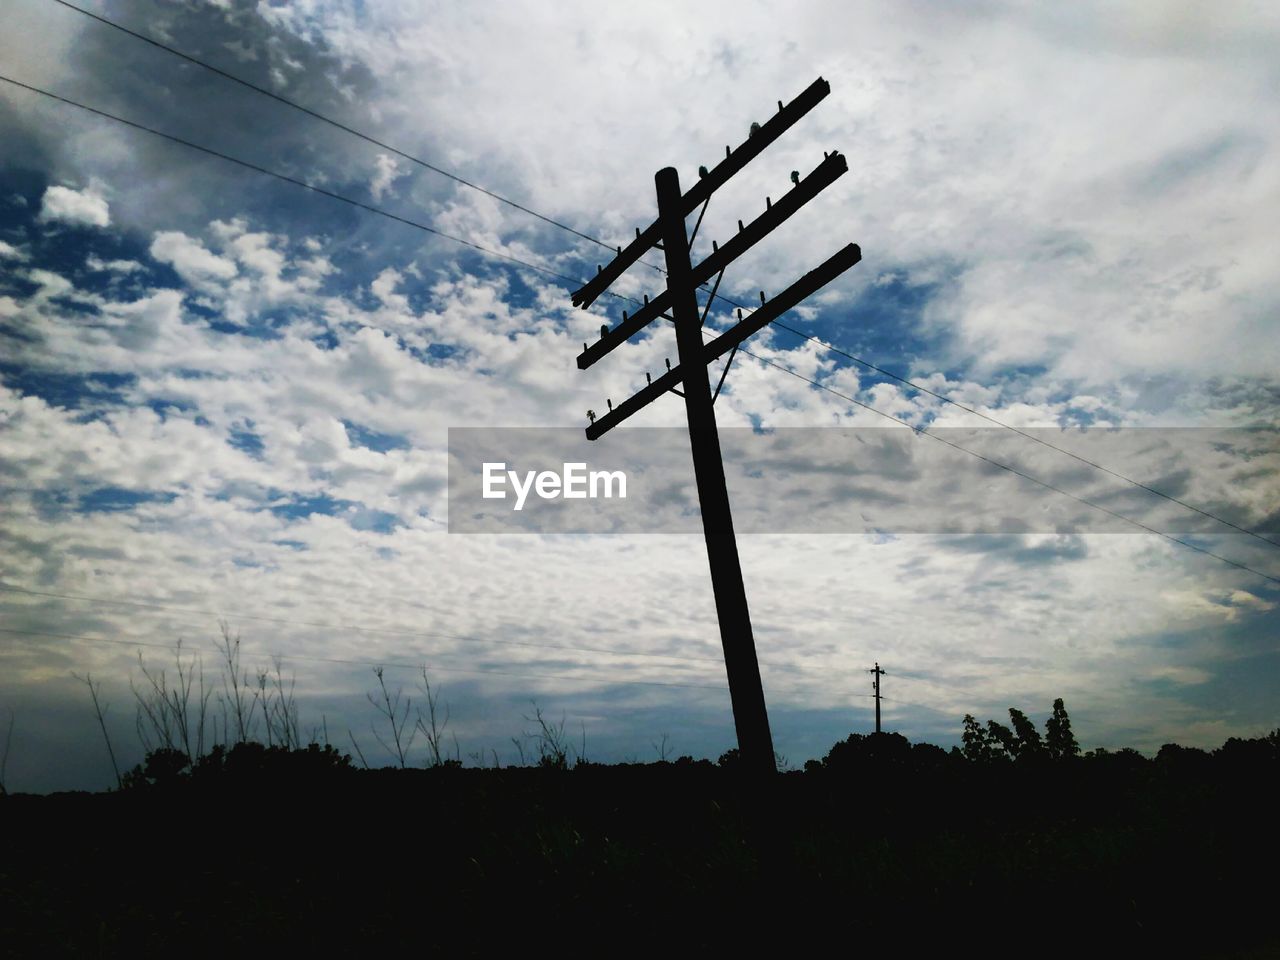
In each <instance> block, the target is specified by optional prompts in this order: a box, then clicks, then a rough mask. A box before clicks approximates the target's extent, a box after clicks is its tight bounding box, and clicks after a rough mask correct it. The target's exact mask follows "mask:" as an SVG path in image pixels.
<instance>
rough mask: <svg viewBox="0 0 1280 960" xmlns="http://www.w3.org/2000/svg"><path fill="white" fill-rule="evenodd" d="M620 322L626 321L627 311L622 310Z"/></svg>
mask: <svg viewBox="0 0 1280 960" xmlns="http://www.w3.org/2000/svg"><path fill="white" fill-rule="evenodd" d="M622 322H623V323H626V322H627V311H625V310H623V311H622Z"/></svg>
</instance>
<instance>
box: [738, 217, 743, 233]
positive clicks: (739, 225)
mask: <svg viewBox="0 0 1280 960" xmlns="http://www.w3.org/2000/svg"><path fill="white" fill-rule="evenodd" d="M742 231H743V226H742V221H741V220H739V221H738V232H739V233H741V232H742Z"/></svg>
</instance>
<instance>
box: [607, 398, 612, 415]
mask: <svg viewBox="0 0 1280 960" xmlns="http://www.w3.org/2000/svg"><path fill="white" fill-rule="evenodd" d="M605 403H607V404H608V405H609V412H610V413H612V412H613V401H612V400H606V401H605Z"/></svg>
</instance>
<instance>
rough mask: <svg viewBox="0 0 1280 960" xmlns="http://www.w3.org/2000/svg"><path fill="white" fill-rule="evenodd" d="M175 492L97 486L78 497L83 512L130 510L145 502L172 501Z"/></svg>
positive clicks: (175, 497)
mask: <svg viewBox="0 0 1280 960" xmlns="http://www.w3.org/2000/svg"><path fill="white" fill-rule="evenodd" d="M177 498H178V495H177V494H176V493H171V492H169V491H164V490H126V489H124V488H123V487H99V488H98V489H97V490H94V491H92V492H91V493H86V494H84V495H82V496H81V497H80V510H81V512H83V513H103V512H117V511H121V510H132V509H133V508H134V507H138V506H141V505H143V504H146V503H172V502H173V501H174V500H176V499H177Z"/></svg>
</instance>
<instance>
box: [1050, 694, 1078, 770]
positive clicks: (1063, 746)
mask: <svg viewBox="0 0 1280 960" xmlns="http://www.w3.org/2000/svg"><path fill="white" fill-rule="evenodd" d="M1044 729H1045V750H1046V751H1047V752H1048V754H1049V759H1050V760H1067V759H1070V758H1072V757H1078V756H1079V755H1080V744H1078V743H1076V738H1075V734H1073V733H1072V732H1071V718H1070V717H1068V716H1067V708H1066V707H1065V706H1063V704H1062V698H1061V697H1058V699H1056V700H1054V701H1053V715H1052V716H1050V717H1049V719H1048V720H1046V721H1045V725H1044Z"/></svg>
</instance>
